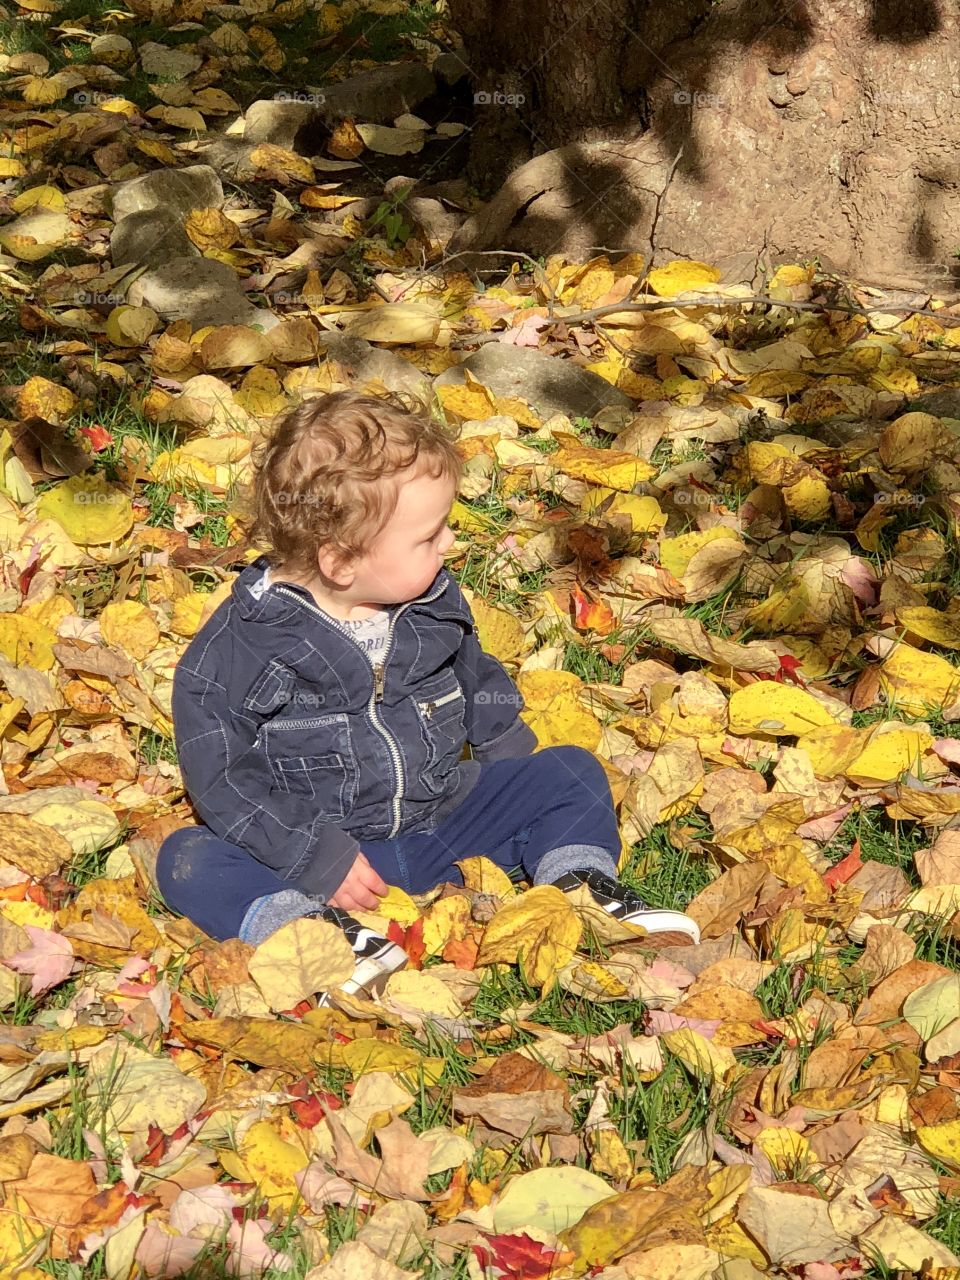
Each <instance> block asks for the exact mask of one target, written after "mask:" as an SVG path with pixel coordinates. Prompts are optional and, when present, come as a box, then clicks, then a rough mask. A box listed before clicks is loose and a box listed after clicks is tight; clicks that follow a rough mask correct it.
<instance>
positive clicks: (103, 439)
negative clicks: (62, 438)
mask: <svg viewBox="0 0 960 1280" xmlns="http://www.w3.org/2000/svg"><path fill="white" fill-rule="evenodd" d="M80 434H81V435H82V436H86V437H87V439H88V440H89V441H90V447H91V449H93V452H94V453H99V452H100V450H101V449H105V448H106V447H107V445H108V444H113V436H112V435H111V434H110V432H109V431H108V430H107V428H106V427H104V426H101V424H100V423H99V422H94V423H93V425H92V426H89V427H81V428H80Z"/></svg>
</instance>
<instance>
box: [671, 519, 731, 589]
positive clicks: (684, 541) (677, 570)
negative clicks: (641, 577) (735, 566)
mask: <svg viewBox="0 0 960 1280" xmlns="http://www.w3.org/2000/svg"><path fill="white" fill-rule="evenodd" d="M718 538H732V539H734V540H735V541H738V542H739V538H737V534H736V532H735V531H734V530H733V529H728V528H727V527H726V525H715V526H714V527H713V528H712V529H704V530H702V531H701V532H699V533H681V534H680V536H679V537H677V538H664V539H663V540H662V542H661V543H660V563H661V564H662V565H663V567H664V568H665V569H668V570H669V571H670V572H671V573H672V574H673V576H674V577H675V578H680V577H682V576H683V574H684V573H686V570H687V566H688V565H689V563H690V561H691V560H692V559H693V557H694V556H695V555H696V553H697V552H698V551H700V550H702V548H703V547H705V546H706V545H707V544H708V543H710V542H714V541H716V540H717V539H718Z"/></svg>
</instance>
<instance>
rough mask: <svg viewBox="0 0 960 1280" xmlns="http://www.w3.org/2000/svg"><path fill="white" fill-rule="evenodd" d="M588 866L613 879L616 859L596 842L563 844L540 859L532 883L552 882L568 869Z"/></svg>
mask: <svg viewBox="0 0 960 1280" xmlns="http://www.w3.org/2000/svg"><path fill="white" fill-rule="evenodd" d="M588 868H593V869H596V870H597V871H603V872H604V873H605V874H606V875H608V876H611V877H612V878H613V879H614V880H616V878H617V861H616V859H615V858H614V857H613V855H612V854H611V853H609V852H608V851H607V850H606V849H602V848H601V847H600V845H598V844H564V845H561V846H560V848H559V849H550V850H549V851H548V852H547V853H545V854H544V855H543V857H542V858H541V859H540V864H539V866H538V867H537V873H536V875H535V876H534V877H533V883H534V884H535V885H536V884H552V883H553V881H554V880H559V879H560V877H561V876H562V875H566V873H567V872H568V871H586V870H587V869H588Z"/></svg>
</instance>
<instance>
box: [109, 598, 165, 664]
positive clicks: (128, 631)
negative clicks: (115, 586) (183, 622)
mask: <svg viewBox="0 0 960 1280" xmlns="http://www.w3.org/2000/svg"><path fill="white" fill-rule="evenodd" d="M100 634H101V635H102V636H103V638H104V640H106V642H107V644H111V645H115V646H116V647H117V648H118V649H122V650H123V651H124V653H128V654H129V655H130V657H131V658H134V659H136V660H137V661H142V660H143V659H144V658H149V656H150V654H151V653H153V651H154V649H155V648H156V647H157V645H158V644H159V643H160V628H159V627H158V626H157V621H156V618H154V616H153V614H152V613H151V611H150V610H149V609H148V608H147V606H146V605H145V604H141V603H140V601H139V600H111V601H110V603H109V604H108V605H106V606H105V607H104V609H103V612H102V613H101V614H100Z"/></svg>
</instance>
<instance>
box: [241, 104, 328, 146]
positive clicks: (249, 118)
mask: <svg viewBox="0 0 960 1280" xmlns="http://www.w3.org/2000/svg"><path fill="white" fill-rule="evenodd" d="M320 119H321V117H320V111H319V108H318V107H317V106H316V105H315V104H314V103H311V102H297V101H294V100H292V99H289V98H261V99H260V100H259V101H258V102H251V104H250V106H249V107H248V108H247V110H246V113H245V114H244V117H243V141H244V142H245V143H248V144H249V143H259V142H270V143H272V144H273V145H274V146H276V147H286V148H287V150H288V151H292V150H293V149H294V143H295V142H296V138H297V134H298V133H299V132H300V130H301V129H302V128H303V127H304V126H305V125H307V124H310V123H311V122H317V121H319V120H320Z"/></svg>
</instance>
